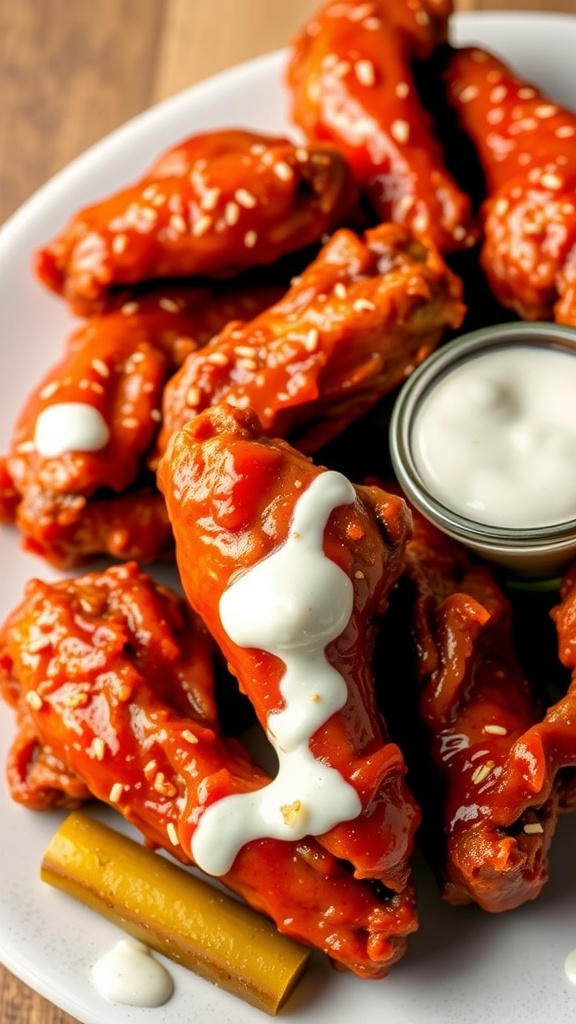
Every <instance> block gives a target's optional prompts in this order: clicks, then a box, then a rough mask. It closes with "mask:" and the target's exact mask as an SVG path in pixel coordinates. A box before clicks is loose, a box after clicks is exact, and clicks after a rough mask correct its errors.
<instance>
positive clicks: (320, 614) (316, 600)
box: [192, 471, 362, 875]
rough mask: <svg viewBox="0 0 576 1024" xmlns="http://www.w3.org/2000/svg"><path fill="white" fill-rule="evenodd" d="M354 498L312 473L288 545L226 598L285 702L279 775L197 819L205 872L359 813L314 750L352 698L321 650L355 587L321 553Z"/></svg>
mask: <svg viewBox="0 0 576 1024" xmlns="http://www.w3.org/2000/svg"><path fill="white" fill-rule="evenodd" d="M354 500H355V492H354V488H353V487H352V485H351V484H350V482H349V481H348V480H347V479H346V478H345V477H344V476H342V475H341V474H340V473H335V472H333V471H326V472H324V473H321V474H320V475H319V476H317V477H315V479H314V480H313V482H312V484H311V485H310V487H308V488H307V490H306V491H304V493H303V494H301V495H300V497H299V499H298V501H297V503H296V506H295V509H294V514H293V517H292V521H291V524H290V530H289V535H288V537H287V539H286V541H285V542H284V543H283V544H282V545H281V546H280V547H278V548H277V549H276V550H275V551H273V552H272V553H271V554H270V555H268V556H267V557H266V558H264V559H262V561H260V562H258V563H257V564H256V565H254V566H253V567H252V568H251V569H249V570H248V571H247V572H245V573H244V574H243V575H241V576H240V577H239V578H238V579H237V580H236V581H235V582H233V583H232V585H231V586H230V587H229V589H228V590H226V591H225V592H224V593H223V595H222V597H221V600H220V617H221V620H222V625H223V626H224V629H225V630H226V632H227V633H228V635H229V637H230V638H231V639H232V640H233V641H234V643H236V644H238V645H239V646H241V647H255V648H258V649H260V650H264V651H267V652H268V653H270V654H274V655H276V656H277V657H279V658H281V659H282V661H283V662H284V665H285V672H284V675H283V677H282V680H281V683H280V691H281V694H282V697H283V699H284V702H285V706H284V707H283V709H282V710H281V711H277V712H273V713H271V714H270V715H269V716H268V721H267V735H268V738H269V740H270V742H271V744H272V746H273V747H274V749H275V751H276V753H277V756H278V773H277V775H276V777H275V778H274V779H273V780H272V782H270V783H269V784H268V785H267V786H265V787H264V788H262V789H260V790H257V791H256V792H254V793H237V794H233V795H231V796H227V797H224V798H222V799H221V800H218V801H216V802H215V803H213V804H211V805H210V806H209V807H207V808H206V810H205V811H204V812H203V813H202V815H201V817H200V820H199V822H198V826H197V828H196V831H195V833H194V837H193V841H192V853H193V856H194V859H195V861H196V863H197V864H198V865H199V867H201V868H202V869H203V870H204V871H206V872H208V873H209V874H212V875H222V874H225V873H226V872H227V871H228V870H229V869H230V867H231V866H232V863H233V862H234V859H235V857H236V854H237V853H238V851H239V850H240V849H241V848H242V846H244V844H245V843H247V842H249V841H250V840H252V839H261V838H266V837H270V838H276V839H290V840H294V839H301V838H302V837H303V836H305V835H320V834H321V833H323V832H326V831H328V830H329V829H330V828H332V827H333V826H334V825H336V824H338V823H339V822H341V821H349V820H350V819H352V818H355V817H356V816H357V815H358V814H359V813H360V811H361V809H362V807H361V802H360V798H359V796H358V794H357V792H356V790H355V789H354V788H353V787H352V786H351V785H350V784H349V783H348V782H346V780H345V779H344V778H343V776H342V775H341V774H340V772H338V771H336V770H335V769H334V768H331V767H330V766H329V765H326V764H324V762H321V761H318V760H317V759H316V758H315V757H314V756H313V754H312V752H311V750H310V746H309V741H310V739H311V737H312V736H313V735H314V733H315V732H316V731H317V730H318V729H319V728H320V726H321V725H323V723H324V722H326V721H327V720H328V718H330V717H331V715H333V714H334V713H335V712H336V711H338V710H339V709H340V708H342V707H343V705H344V704H345V702H346V697H347V690H346V684H345V681H344V679H343V678H342V676H341V675H340V673H339V672H337V671H336V670H335V669H334V668H333V667H332V666H331V665H330V664H329V662H328V660H327V659H326V656H325V653H324V651H325V648H326V646H327V645H328V644H329V643H330V642H331V641H333V640H335V639H336V638H337V637H338V636H340V634H341V633H342V632H343V630H344V628H345V627H346V625H347V623H348V621H349V619H350V615H351V614H352V607H353V587H352V583H351V581H350V579H349V578H348V576H347V575H346V573H345V572H344V571H343V570H342V569H340V568H339V566H337V565H336V564H335V563H334V562H332V561H331V560H330V559H329V558H327V557H326V556H325V554H324V551H323V537H324V529H325V527H326V524H327V522H328V518H329V516H330V513H331V512H332V511H333V509H334V508H336V507H337V506H338V505H344V504H351V503H353V502H354Z"/></svg>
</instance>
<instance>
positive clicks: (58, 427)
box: [34, 402, 110, 459]
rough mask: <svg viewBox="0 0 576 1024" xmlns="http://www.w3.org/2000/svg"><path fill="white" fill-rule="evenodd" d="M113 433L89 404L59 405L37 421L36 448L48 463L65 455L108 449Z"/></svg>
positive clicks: (98, 412) (72, 403)
mask: <svg viewBox="0 0 576 1024" xmlns="http://www.w3.org/2000/svg"><path fill="white" fill-rule="evenodd" d="M109 440H110V430H109V429H108V424H107V423H106V420H105V419H104V417H103V415H102V413H101V412H100V411H99V410H98V409H96V408H95V407H94V406H93V405H89V404H88V403H87V402H57V403H55V404H54V405H48V406H47V407H46V408H45V409H43V410H42V412H41V413H40V415H39V416H38V419H37V420H36V429H35V432H34V445H35V447H36V450H37V452H38V454H39V455H41V456H42V457H43V458H45V459H50V458H54V457H55V456H57V455H64V454H65V453H66V452H96V451H100V450H101V449H102V448H105V447H106V445H107V444H108V441H109Z"/></svg>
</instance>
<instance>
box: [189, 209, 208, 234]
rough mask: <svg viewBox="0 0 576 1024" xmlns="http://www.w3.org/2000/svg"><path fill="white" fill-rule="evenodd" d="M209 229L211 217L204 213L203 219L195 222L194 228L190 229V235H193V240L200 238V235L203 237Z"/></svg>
mask: <svg viewBox="0 0 576 1024" xmlns="http://www.w3.org/2000/svg"><path fill="white" fill-rule="evenodd" d="M211 227H212V217H209V216H208V214H207V213H206V214H204V216H203V217H200V219H199V220H197V221H196V223H195V224H194V227H193V228H192V234H193V235H194V238H200V237H201V236H202V235H205V234H206V232H207V231H209V230H210V228H211Z"/></svg>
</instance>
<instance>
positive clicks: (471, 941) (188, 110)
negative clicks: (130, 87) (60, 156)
mask: <svg viewBox="0 0 576 1024" xmlns="http://www.w3.org/2000/svg"><path fill="white" fill-rule="evenodd" d="M453 36H454V39H455V41H456V42H470V41H471V42H479V43H481V44H485V45H487V46H489V47H491V48H493V49H496V50H498V51H499V52H500V53H501V54H502V55H504V56H505V57H506V58H507V59H509V60H510V61H511V62H512V63H513V64H514V65H515V66H516V67H517V68H518V69H519V70H520V71H521V72H522V73H523V74H524V75H525V76H526V77H529V78H531V79H533V80H534V81H537V82H539V83H540V84H542V85H543V86H544V87H545V88H546V89H547V90H548V92H549V93H550V94H551V95H552V96H553V97H556V98H557V99H559V100H560V101H562V102H564V103H565V104H570V103H571V102H574V95H575V93H576V64H575V63H574V53H575V52H576V17H570V16H563V15H538V14H534V15H531V14H505V13H504V14H486V13H484V14H470V15H460V16H456V17H455V18H454V21H453ZM283 62H284V55H283V54H282V53H278V54H271V55H269V56H266V57H264V58H261V59H259V60H257V61H254V62H251V63H249V64H246V65H243V66H241V67H239V68H236V69H233V70H231V71H229V72H227V73H225V74H223V75H219V76H218V77H217V78H214V79H212V80H211V81H208V82H206V83H204V84H202V85H200V86H196V87H195V88H193V89H191V90H188V91H186V92H184V93H182V94H181V95H179V96H177V97H175V98H174V99H170V100H168V101H167V102H165V103H163V104H161V105H159V106H157V107H155V108H154V109H152V110H150V111H148V112H147V113H145V114H144V115H142V116H140V117H138V118H136V119H135V120H134V121H132V122H130V123H129V124H128V125H127V126H126V127H124V128H122V129H120V130H119V131H117V132H115V133H114V134H113V135H111V136H109V137H108V138H107V139H105V140H104V141H103V142H101V143H99V144H98V145H96V146H95V147H93V148H92V149H91V150H90V151H89V152H87V153H86V154H85V155H84V156H82V157H80V158H79V159H78V160H76V161H75V162H74V163H73V164H71V165H70V166H69V167H68V168H67V169H66V170H65V171H63V172H62V173H60V174H59V175H58V176H57V177H56V178H54V179H53V180H52V181H51V182H49V183H48V184H47V185H46V186H45V187H44V188H43V189H41V190H40V191H39V192H38V193H37V194H36V195H35V196H34V197H33V198H32V199H31V200H30V201H29V202H28V203H27V204H26V205H25V206H24V207H23V208H22V209H21V210H20V211H19V212H18V213H17V214H16V215H15V216H14V217H13V218H12V219H11V221H10V222H9V223H8V224H6V225H5V227H4V229H3V231H2V232H1V233H0V345H1V353H2V369H1V374H0V450H5V448H6V445H7V443H8V438H9V435H10V430H11V425H12V422H13V420H14V417H15V415H16V412H17V410H18V408H19V406H20V404H21V402H22V400H23V399H24V397H25V396H26V394H27V392H28V390H29V388H30V386H31V385H32V383H33V382H35V381H36V379H37V378H38V376H39V374H40V372H41V371H42V370H43V369H44V368H45V367H46V366H47V365H48V364H49V363H51V362H52V361H53V359H54V358H55V356H56V355H57V354H58V353H59V352H60V349H61V345H62V339H63V337H64V336H65V334H66V333H67V332H68V331H69V329H70V326H71V321H70V319H69V317H68V314H67V313H66V311H65V308H64V305H63V303H61V302H60V301H59V300H57V299H55V298H53V297H52V296H50V295H49V294H48V293H47V292H46V291H45V290H44V289H43V288H42V287H41V286H40V285H39V284H37V283H36V282H35V280H34V279H33V277H32V274H31V271H30V254H31V252H32V251H33V250H34V249H35V248H36V247H37V246H38V245H40V244H41V243H43V242H45V241H47V240H48V239H50V238H51V237H52V236H53V235H54V234H55V233H56V232H57V231H58V230H59V229H60V228H61V226H62V225H63V224H64V222H65V221H66V220H67V219H68V217H69V216H70V215H71V214H72V213H73V212H74V211H75V210H76V209H77V208H78V207H80V206H82V205H84V204H85V203H86V202H88V201H90V200H93V199H97V198H99V197H101V196H103V195H105V194H106V193H107V192H109V191H110V190H112V189H115V188H117V187H120V186H122V185H123V184H125V183H127V182H129V181H130V180H132V179H133V178H135V177H137V176H139V175H140V173H141V172H142V171H143V170H144V169H145V168H146V167H147V165H148V164H149V163H150V162H151V160H152V159H153V158H154V157H155V156H156V155H157V153H158V152H159V151H160V150H162V149H163V148H164V147H165V146H167V145H169V144H170V143H172V142H174V141H176V140H178V139H179V138H182V137H184V136H185V135H187V134H190V133H192V132H194V131H196V130H200V129H204V128H210V127H217V126H228V125H247V126H251V127H254V128H260V129H264V130H270V131H274V132H277V131H279V130H280V131H281V130H288V126H287V122H286V98H285V95H284V93H283V88H282V84H281V81H282V67H283ZM0 567H1V569H0V571H1V574H2V587H1V590H0V617H2V618H3V617H4V615H5V613H6V612H7V611H8V610H9V609H10V608H11V607H12V606H13V605H14V604H15V603H16V601H17V600H19V599H20V596H21V593H22V588H23V584H24V582H25V580H26V579H27V578H28V577H30V576H32V575H39V576H42V577H44V578H48V577H55V576H56V573H54V572H51V571H50V570H48V569H47V568H46V566H45V565H44V564H43V563H42V562H40V561H39V560H38V559H37V558H34V557H31V556H25V555H23V554H22V552H21V551H20V550H19V546H18V538H17V536H16V534H15V532H14V531H12V530H11V529H8V528H6V529H2V530H0ZM11 734H12V719H11V714H10V712H9V711H8V710H7V709H3V708H0V763H2V764H3V763H4V761H5V753H6V749H7V746H8V743H9V740H10V736H11ZM100 813H101V816H102V817H103V818H104V819H107V820H112V821H113V822H114V824H115V825H116V826H117V827H123V826H122V823H121V822H119V821H118V820H117V819H116V818H113V817H112V815H111V812H108V811H107V810H106V809H102V811H101V812H100ZM59 821H60V816H59V815H57V814H47V815H41V814H35V813H33V812H30V811H26V810H24V809H23V808H21V807H18V806H16V805H14V804H13V803H12V802H11V801H10V798H9V795H8V791H7V787H6V784H5V782H4V781H3V780H2V778H1V777H0V959H1V960H2V961H3V962H4V963H5V964H6V966H8V967H9V968H10V969H11V970H12V971H13V972H14V973H15V974H17V975H18V976H19V977H20V978H22V979H23V980H24V981H25V982H27V983H28V984H29V985H30V986H32V988H34V989H36V990H38V991H39V992H41V993H43V994H44V995H45V996H47V997H48V998H49V999H51V1000H52V1001H53V1002H54V1003H56V1004H57V1005H59V1006H61V1007H62V1008H63V1009H65V1010H66V1011H68V1013H70V1014H72V1015H73V1016H74V1017H76V1018H77V1019H78V1020H79V1021H81V1022H82V1024H120V1022H122V1024H132V1022H134V1024H140V1022H146V1024H153V1022H154V1021H159V1022H162V1024H191V1022H198V1024H212V1022H213V1024H232V1022H234V1024H258V1022H259V1021H262V1020H264V1019H265V1016H264V1015H262V1014H261V1013H260V1012H259V1011H256V1010H253V1009H251V1008H250V1007H247V1006H245V1005H244V1004H243V1003H242V1002H241V1001H239V1000H237V999H235V998H234V997H232V996H228V995H227V994H226V993H223V992H220V991H219V990H218V989H216V988H214V987H213V986H211V985H210V984H208V983H207V982H204V981H202V980H200V979H198V978H196V976H195V975H193V974H191V973H188V972H187V971H185V970H183V969H179V968H177V967H176V966H175V965H172V964H170V965H169V969H170V971H171V972H172V974H173V976H174V978H175V982H176V989H175V994H174V996H173V998H172V999H171V1000H170V1002H169V1003H168V1004H166V1006H165V1007H163V1008H162V1009H158V1010H143V1009H136V1008H134V1009H132V1008H129V1007H124V1006H116V1005H114V1004H111V1003H108V1002H106V1001H104V1000H103V999H102V998H101V997H99V996H98V995H97V993H96V992H95V991H94V989H93V988H92V985H91V982H90V966H91V964H92V963H93V962H94V961H95V960H96V959H97V957H98V956H99V955H100V954H101V953H103V952H104V951H106V950H108V949H109V948H110V947H111V946H112V945H113V944H114V942H115V941H116V939H117V938H118V937H119V933H118V932H117V930H116V929H115V928H114V927H113V926H112V925H110V924H108V923H107V922H105V921H103V920H101V919H100V918H99V917H98V916H97V915H96V914H93V913H92V912H91V911H88V910H86V909H84V907H82V906H80V905H79V904H77V903H75V902H74V901H73V900H72V899H69V898H68V897H66V896H65V895H64V894H62V893H59V892H56V891H54V890H52V889H51V888H49V887H48V886H45V885H43V884H42V883H41V882H40V881H39V878H38V870H39V865H40V861H41V857H42V853H43V851H44V849H45V847H46V845H47V843H48V841H49V839H50V837H51V836H52V834H53V832H54V830H55V829H56V827H57V825H58V823H59ZM575 850H576V815H573V816H571V817H568V818H566V819H565V820H564V821H562V822H561V823H560V827H559V830H558V833H557V836H556V839H555V842H554V844H553V854H552V858H551V879H550V881H549V883H548V885H547V886H546V888H545V890H544V892H543V894H542V895H541V897H540V898H539V899H538V900H537V901H536V902H535V903H534V904H531V905H529V906H524V907H522V908H521V909H519V910H518V911H515V912H514V913H509V914H507V915H499V916H489V915H487V914H483V913H482V912H480V911H478V910H477V909H475V908H462V909H453V908H450V907H448V906H446V905H444V904H443V903H442V902H441V900H440V899H439V897H438V894H437V891H436V888H435V885H434V883H433V882H432V880H431V879H430V876H429V874H428V872H427V870H426V868H425V867H424V866H422V865H418V864H417V867H416V871H417V879H418V887H419V899H420V914H421V928H420V931H419V932H418V934H417V935H416V936H415V937H414V938H413V940H412V942H411V944H410V949H409V952H408V954H407V956H406V957H405V959H404V960H403V961H402V962H401V963H400V964H399V965H398V966H397V967H395V968H394V970H393V972H392V974H391V975H390V977H389V978H388V979H386V980H385V981H383V982H369V981H364V982H361V981H359V980H358V979H356V978H354V977H353V976H350V975H342V974H337V973H335V972H333V971H332V970H331V969H330V968H329V967H328V965H327V963H326V962H325V961H324V959H323V958H322V957H320V956H318V957H317V959H315V960H314V961H313V965H312V968H311V970H310V971H309V973H308V974H307V976H306V978H305V980H304V981H303V983H302V984H301V985H300V987H299V989H298V991H297V992H296V994H295V995H294V996H293V998H292V999H291V1001H290V1002H289V1004H288V1005H287V1007H286V1008H285V1009H284V1010H283V1011H282V1016H283V1017H284V1018H286V1019H287V1020H293V1021H295V1022H298V1024H300V1022H304V1021H306V1022H309V1021H312V1020H314V1022H315V1024H344V1022H346V1024H348V1022H349V1021H350V1020H352V1019H362V1020H363V1021H364V1022H365V1024H376V1022H378V1024H379V1022H380V1021H382V1020H384V1021H386V1022H387V1024H487V1022H492V1021H498V1022H499V1024H517V1022H518V1021H522V1022H523V1024H544V1022H548V1021H554V1024H563V1022H569V1021H570V1022H573V1021H574V1020H575V1019H576V987H575V986H573V985H572V984H571V983H570V982H569V981H568V980H567V978H566V976H565V974H564V969H563V964H564V958H565V956H566V954H567V953H568V952H569V951H570V950H571V949H572V948H573V947H575V946H576V886H574V882H573V876H574V852H573V851H575Z"/></svg>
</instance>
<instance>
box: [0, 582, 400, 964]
mask: <svg viewBox="0 0 576 1024" xmlns="http://www.w3.org/2000/svg"><path fill="white" fill-rule="evenodd" d="M0 679H1V680H2V688H3V691H4V693H5V695H6V693H7V694H8V695H9V699H10V703H11V704H14V702H15V700H17V699H19V700H20V701H21V702H23V703H25V705H26V707H27V709H28V712H29V716H30V719H29V720H30V721H32V722H33V723H34V729H35V731H36V736H37V743H38V744H41V745H45V746H46V747H48V748H49V749H50V751H51V752H52V753H53V755H54V756H55V758H59V759H60V760H61V762H62V764H63V765H65V766H66V767H65V772H66V773H72V774H73V775H74V776H75V777H77V778H78V779H79V780H82V782H83V783H84V784H85V786H86V787H87V790H88V791H89V793H90V794H91V795H92V796H94V797H96V798H97V799H99V800H101V801H103V802H105V803H108V804H109V805H110V806H112V807H113V808H115V809H116V810H117V811H118V812H119V813H120V814H122V815H124V816H125V817H126V819H128V820H129V821H131V822H132V823H133V824H134V825H135V826H136V827H137V828H138V829H139V830H140V831H141V832H142V833H143V835H144V837H145V839H146V842H147V843H149V844H150V845H152V846H154V847H160V848H161V849H164V850H166V851H168V852H169V853H170V854H172V855H173V856H174V857H176V858H177V859H178V860H180V861H182V862H183V863H185V864H190V863H192V862H193V861H194V856H193V851H192V847H193V837H194V833H195V831H196V829H197V827H198V822H199V821H201V820H202V816H203V815H204V814H205V813H206V809H207V807H208V806H209V805H210V804H211V802H212V801H214V800H218V799H219V798H225V797H226V796H229V795H231V794H236V795H238V794H243V795H250V793H252V792H253V791H255V790H258V789H259V788H261V787H262V786H264V785H266V783H267V782H268V781H269V780H268V777H267V776H266V775H265V773H264V772H263V770H262V769H261V768H260V767H258V766H257V764H256V763H255V762H254V760H253V759H252V758H251V757H250V756H249V754H248V753H247V752H246V751H245V749H244V748H243V747H242V746H241V744H240V743H239V742H238V741H236V740H233V739H230V738H227V737H223V736H222V735H221V734H220V733H219V731H218V726H217V709H216V706H215V703H214V695H213V694H214V689H213V681H214V676H213V644H212V642H211V640H210V638H209V636H208V634H207V633H206V630H205V629H204V628H203V626H202V624H201V622H200V621H199V620H198V619H197V617H196V616H195V615H194V614H193V613H191V612H190V610H189V608H188V607H187V606H186V605H185V604H184V602H183V601H182V599H181V598H180V597H179V596H177V595H176V594H175V593H173V592H171V591H170V590H167V589H166V588H164V587H162V586H159V585H156V584H154V583H153V582H152V580H151V579H150V578H149V577H148V576H145V575H144V574H143V573H142V572H141V571H140V570H139V569H138V568H137V566H136V565H134V564H131V563H127V564H125V565H123V566H115V567H113V568H111V569H109V570H107V571H105V572H102V573H91V574H89V575H86V576H84V577H82V578H79V579H76V580H72V579H67V580H63V581H61V582H58V583H54V584H45V583H42V582H40V581H38V580H35V581H31V582H30V583H29V585H28V588H27V591H26V595H25V597H24V600H23V602H22V603H21V605H20V606H19V607H18V608H16V609H15V610H14V611H13V612H12V613H11V615H10V616H9V617H8V619H7V621H6V622H5V624H4V626H3V628H2V631H1V633H0ZM18 691H19V693H20V697H19V698H17V692H18ZM16 742H17V743H18V740H17V741H16ZM67 784H68V783H67V778H63V779H62V789H63V790H64V789H65V788H66V786H67ZM14 795H15V796H16V797H18V795H19V794H18V792H16V793H15V794H14ZM222 881H223V883H225V884H226V885H227V886H228V887H229V888H230V889H232V890H233V891H234V892H236V893H238V894H239V895H241V896H243V897H244V898H245V899H246V900H247V902H248V903H250V904H251V905H252V906H253V907H255V908H256V909H258V910H261V911H263V912H264V913H266V914H268V915H269V916H270V917H271V918H272V919H273V920H274V921H275V922H276V923H277V925H278V928H279V930H281V931H283V932H285V933H286V934H289V935H292V936H293V937H295V938H298V939H299V940H301V941H303V942H305V943H307V944H309V945H314V946H317V947H318V948H319V949H322V950H324V951H325V952H326V953H327V954H328V955H329V956H330V957H331V958H332V960H333V962H334V963H335V964H336V965H337V966H338V967H340V968H341V969H345V968H347V969H349V970H351V971H354V972H355V973H356V974H358V975H360V976H361V977H382V976H384V975H385V974H386V973H387V971H388V970H389V968H390V966H391V964H392V963H393V962H394V961H395V960H397V959H398V957H399V956H400V955H401V954H402V953H403V951H404V949H405V946H406V939H407V935H408V934H409V933H410V932H411V931H413V930H414V928H415V926H416V920H415V915H414V910H413V905H412V904H409V903H408V901H407V900H406V899H404V900H402V899H401V898H400V897H398V896H395V895H391V894H388V897H387V898H385V896H384V894H383V893H382V892H381V890H379V889H378V887H376V886H373V885H370V884H369V883H367V882H363V881H360V880H358V879H355V878H353V877H352V875H351V874H350V872H349V871H348V870H346V868H345V867H343V866H342V865H341V864H340V862H339V861H338V860H336V859H335V858H334V857H333V856H331V855H330V854H329V853H328V852H327V851H326V850H324V849H323V848H322V847H320V846H319V845H318V843H316V841H315V840H314V839H311V838H309V837H306V838H304V839H302V840H301V841H298V842H294V841H290V840H289V839H288V840H285V841H280V840H273V839H264V840H261V841H258V842H249V843H247V844H246V845H245V846H243V848H242V849H241V850H240V851H239V852H238V855H237V856H236V857H235V859H234V862H233V864H232V866H231V868H230V870H229V871H228V872H227V873H226V874H225V875H224V876H223V877H222Z"/></svg>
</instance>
